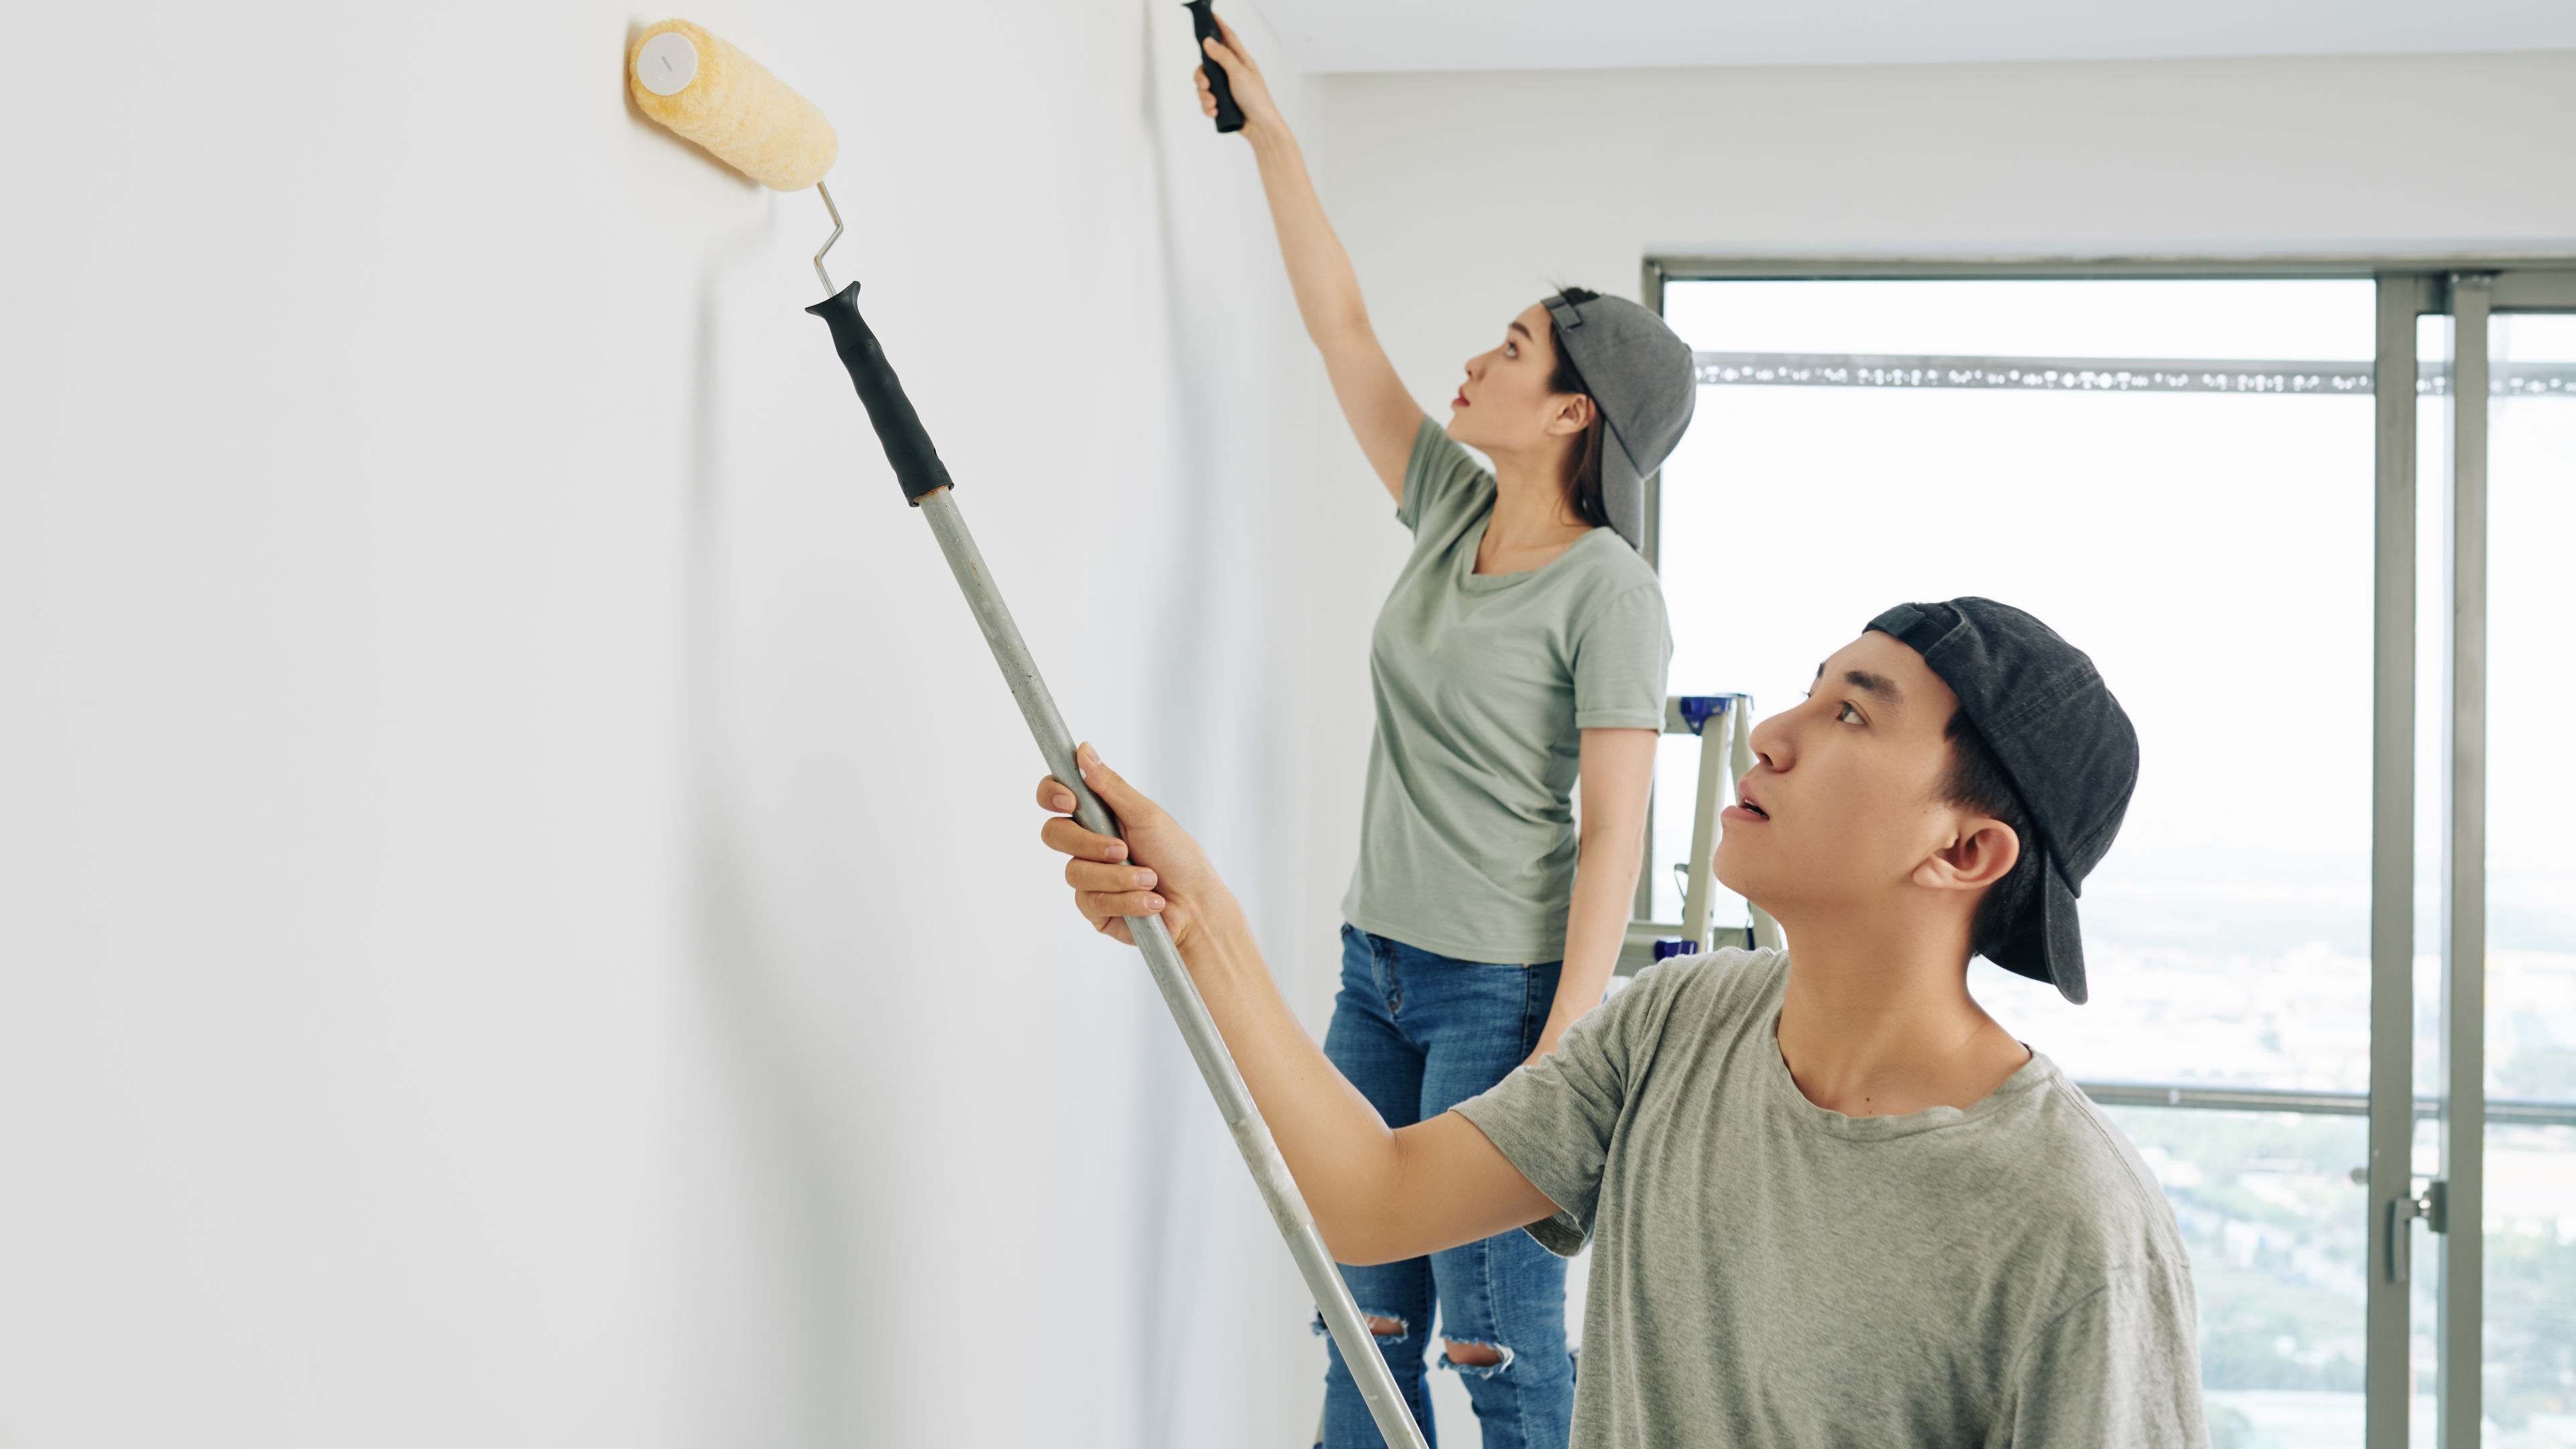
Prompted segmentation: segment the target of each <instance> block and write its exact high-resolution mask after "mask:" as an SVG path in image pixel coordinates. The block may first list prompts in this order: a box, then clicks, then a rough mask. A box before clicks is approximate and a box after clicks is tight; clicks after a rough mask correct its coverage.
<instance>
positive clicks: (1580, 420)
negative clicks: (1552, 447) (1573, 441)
mask: <svg viewBox="0 0 2576 1449" xmlns="http://www.w3.org/2000/svg"><path fill="white" fill-rule="evenodd" d="M1599 411H1600V406H1599V405H1598V404H1596V403H1595V402H1593V401H1592V397H1591V395H1590V394H1589V393H1580V392H1568V393H1559V394H1558V395H1557V397H1556V408H1555V410H1554V411H1553V412H1551V413H1550V414H1549V415H1548V419H1547V431H1548V435H1549V436H1550V437H1558V438H1564V437H1572V436H1573V435H1574V434H1576V433H1579V432H1582V431H1583V430H1584V429H1585V428H1588V427H1590V426H1592V418H1593V415H1594V414H1595V413H1597V412H1599Z"/></svg>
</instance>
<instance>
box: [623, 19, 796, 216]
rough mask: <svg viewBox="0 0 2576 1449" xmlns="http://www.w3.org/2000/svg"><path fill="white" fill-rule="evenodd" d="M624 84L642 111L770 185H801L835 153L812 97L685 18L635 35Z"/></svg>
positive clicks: (781, 187)
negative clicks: (801, 92)
mask: <svg viewBox="0 0 2576 1449" xmlns="http://www.w3.org/2000/svg"><path fill="white" fill-rule="evenodd" d="M626 82H627V86H628V88H629V89H631V90H632V91H634V93H635V104H636V105H637V106H638V107H641V108H642V110H643V112H644V114H646V115H648V116H651V117H652V118H653V119H654V120H657V121H659V122H661V123H662V124H663V125H665V126H668V127H670V128H671V129H672V130H674V131H677V132H679V133H680V134H681V135H683V136H686V137H688V138H689V139H690V140H692V141H695V142H697V143H698V144H699V145H701V146H704V147H705V148H707V150H708V151H710V152H712V153H713V154H714V156H715V158H716V159H717V160H719V161H722V162H724V163H725V164H726V165H728V166H731V167H732V168H734V169H735V170H737V171H740V172H741V173H743V174H744V175H746V176H748V177H750V178H751V179H752V180H754V181H757V182H759V183H760V184H761V185H763V186H767V187H770V188H772V189H773V190H777V191H802V190H804V189H805V188H806V187H808V186H811V185H813V184H814V183H815V182H817V181H820V180H822V179H823V178H824V177H825V176H827V175H829V174H830V173H831V170H832V162H833V161H834V160H835V159H836V158H838V157H839V156H840V154H841V141H840V138H839V137H837V136H835V135H833V134H832V123H831V122H829V121H826V120H824V119H823V112H822V111H821V110H820V109H818V108H817V107H816V106H815V104H814V103H813V102H812V101H809V100H807V99H805V98H804V97H803V96H800V95H798V94H796V92H794V91H792V90H789V89H788V88H787V87H786V85H785V84H783V83H782V82H781V81H780V80H779V79H778V77H776V76H774V75H771V74H770V73H769V71H768V69H767V67H765V66H763V65H762V64H761V63H760V62H759V61H756V60H753V59H752V58H751V57H750V56H747V55H745V54H743V53H742V52H741V51H739V50H736V49H734V48H733V47H732V46H730V45H727V44H726V43H725V42H723V41H722V40H719V39H717V38H716V37H715V36H712V35H709V34H708V33H707V32H706V31H705V30H703V29H701V28H700V27H698V26H695V25H691V24H690V23H689V22H687V21H685V20H665V21H663V22H662V23H660V24H659V25H655V26H653V27H651V28H650V29H648V30H646V31H645V32H644V33H643V34H641V35H639V36H637V37H635V44H634V45H633V46H632V47H630V48H629V49H628V50H627V52H626Z"/></svg>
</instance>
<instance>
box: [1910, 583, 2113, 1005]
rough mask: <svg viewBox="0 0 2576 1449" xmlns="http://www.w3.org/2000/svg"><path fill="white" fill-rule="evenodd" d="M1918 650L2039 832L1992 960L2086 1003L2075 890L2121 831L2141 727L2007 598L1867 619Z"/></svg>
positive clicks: (2075, 656) (2078, 655)
mask: <svg viewBox="0 0 2576 1449" xmlns="http://www.w3.org/2000/svg"><path fill="white" fill-rule="evenodd" d="M1869 627H1870V628H1871V629H1874V630H1877V631H1878V632H1880V633H1882V634H1889V635H1893V636H1894V637H1895V638H1896V639H1898V640H1899V641H1901V642H1903V643H1904V644H1906V645H1907V646H1909V647H1911V648H1912V649H1913V650H1914V652H1915V653H1917V654H1920V655H1922V656H1923V662H1924V663H1926V664H1928V665H1930V666H1932V672H1933V673H1935V674H1937V675H1940V676H1941V680H1942V682H1943V683H1945V684H1947V685H1949V686H1950V689H1951V691H1952V692H1953V693H1955V694H1957V695H1958V696H1959V709H1960V711H1961V712H1962V713H1964V714H1965V715H1967V717H1968V720H1969V722H1970V723H1972V724H1974V725H1975V726H1976V727H1977V733H1979V734H1981V735H1984V736H1985V737H1986V743H1987V744H1989V745H1991V746H1993V748H1994V752H1995V758H1996V759H1997V760H1998V761H2000V762H2001V763H2002V765H2003V767H2004V773H2005V774H2007V775H2009V776H2011V777H2012V783H2013V789H2014V790H2015V792H2017V793H2018V794H2019V795H2020V796H2021V801H2022V804H2023V806H2025V807H2026V808H2027V809H2028V810H2029V811H2030V818H2031V823H2032V824H2033V825H2035V826H2037V827H2038V830H2039V839H2038V840H2037V841H2029V840H2025V841H2023V842H2022V843H2021V848H2022V849H2024V850H2030V849H2032V848H2033V847H2034V846H2036V848H2037V849H2038V850H2039V852H2040V871H2039V890H2038V892H2037V893H2036V895H2035V896H2034V898H2033V899H2032V901H2031V903H2030V904H2029V906H2027V907H2026V908H2024V910H2023V911H2022V915H2021V919H2019V920H2017V921H2015V922H2013V923H2012V926H2011V933H2010V938H2009V939H2008V940H2007V941H2006V942H2005V943H2004V945H2002V946H2001V947H1999V948H1997V949H1996V950H1994V951H1992V952H1990V953H1988V956H1989V959H1991V960H1992V961H1993V962H1994V963H1995V964H1996V965H1998V966H2001V967H2003V968H2004V969H2005V970H2007V971H2013V972H2018V973H2020V974H2021V975H2024V976H2028V977H2031V978H2033V979H2034V980H2039V981H2046V982H2048V983H2050V984H2051V985H2053V986H2055V987H2056V988H2057V989H2058V990H2059V991H2060V992H2062V993H2064V994H2065V996H2066V999H2067V1000H2069V1001H2078V1002H2080V1001H2082V1000H2083V999H2084V997H2085V987H2084V937H2083V934H2082V932H2081V931H2079V930H2078V929H2077V927H2076V921H2075V897H2076V895H2077V893H2078V892H2079V891H2080V890H2081V888H2082V886H2083V884H2084V877H2085V876H2087V875H2089V874H2091V873H2092V870H2093V867H2094V866H2096V865H2099V864H2101V862H2102V856H2103V853H2104V852H2106V851H2108V850H2109V849H2110V848H2111V838H2112V837H2113V836H2115V835H2118V834H2119V833H2120V818H2121V817H2122V816H2123V815H2126V814H2127V813H2128V810H2129V793H2130V792H2131V791H2132V790H2134V789H2136V788H2137V784H2138V732H2137V731H2136V730H2135V729H2133V728H2131V727H2130V724H2129V716H2128V713H2127V711H2125V710H2123V709H2121V708H2120V702H2119V701H2118V700H2116V699H2113V698H2112V697H2111V691H2110V689H2109V688H2108V687H2107V686H2105V685H2104V684H2103V683H2102V676H2101V675H2100V674H2098V673H2096V672H2095V671H2094V668H2093V661H2092V660H2090V659H2088V658H2086V657H2085V656H2084V651H2082V650H2080V649H2078V648H2076V647H2075V646H2074V645H2072V644H2069V643H2067V642H2066V641H2065V640H2064V639H2061V638H2059V637H2058V636H2057V631H2055V630H2053V629H2051V628H2049V627H2048V626H2047V625H2046V624H2043V623H2041V622H2039V621H2038V620H2037V619H2034V618H2032V617H2031V616H2030V615H2028V614H2025V613H2023V612H2022V611H2021V610H2019V609H2016V608H2013V607H2012V606H2011V605H2009V604H1998V603H1996V602H1995V601H1994V600H1992V599H1952V600H1950V601H1949V602H1948V603H1946V604H1899V605H1897V606H1896V607H1895V608H1893V609H1890V610H1888V611H1887V612H1886V613H1884V614H1881V615H1879V616H1878V617H1877V618H1875V619H1872V620H1870V621H1869Z"/></svg>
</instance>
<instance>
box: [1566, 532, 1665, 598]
mask: <svg viewBox="0 0 2576 1449" xmlns="http://www.w3.org/2000/svg"><path fill="white" fill-rule="evenodd" d="M1564 561H1565V562H1566V563H1569V564H1572V565H1574V567H1573V568H1572V569H1571V570H1569V571H1568V572H1569V573H1572V574H1574V575H1577V576H1580V577H1581V578H1582V579H1583V580H1584V582H1585V583H1587V584H1588V585H1590V586H1592V587H1595V588H1599V589H1602V590H1605V591H1607V592H1610V593H1614V594H1624V593H1627V592H1629V591H1630V590H1632V589H1653V590H1654V591H1655V592H1656V593H1658V594H1660V593H1662V592H1663V587H1664V583H1663V580H1662V578H1661V577H1659V576H1658V575H1657V574H1656V573H1655V570H1654V566H1653V565H1651V564H1649V563H1647V562H1646V556H1645V555H1644V554H1641V553H1639V552H1637V550H1636V549H1635V548H1634V547H1632V546H1631V545H1630V544H1629V542H1628V540H1626V539H1624V538H1621V537H1620V536H1619V530H1617V529H1615V528H1611V527H1609V526H1607V525H1604V526H1602V527H1600V528H1596V529H1594V530H1592V531H1591V532H1590V533H1587V534H1585V535H1583V536H1582V537H1581V538H1578V539H1576V540H1575V541H1574V542H1573V543H1572V544H1570V545H1568V546H1567V548H1566V551H1565V559H1564Z"/></svg>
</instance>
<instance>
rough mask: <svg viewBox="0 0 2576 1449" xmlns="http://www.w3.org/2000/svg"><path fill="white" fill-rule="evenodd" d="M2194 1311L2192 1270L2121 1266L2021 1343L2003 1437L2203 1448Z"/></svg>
mask: <svg viewBox="0 0 2576 1449" xmlns="http://www.w3.org/2000/svg"><path fill="white" fill-rule="evenodd" d="M2196 1317H2197V1315H2196V1314H2195V1313H2194V1311H2193V1307H2192V1294H2191V1281H2190V1279H2189V1277H2187V1276H2186V1275H2185V1273H2184V1272H2182V1271H2180V1270H2177V1269H2175V1268H2173V1267H2169V1266H2163V1265H2159V1264H2156V1263H2154V1262H2148V1263H2145V1264H2140V1265H2136V1266H2129V1267H2122V1268H2118V1269H2114V1270H2113V1271H2112V1272H2111V1274H2110V1277H2109V1279H2108V1281H2107V1282H2105V1283H2104V1284H2103V1285H2102V1287H2101V1288H2099V1289H2097V1290H2096V1291H2094V1292H2093V1293H2091V1294H2089V1295H2087V1296H2086V1297H2085V1298H2084V1299H2083V1300H2082V1301H2080V1302H2078V1303H2077V1304H2076V1305H2075V1306H2074V1307H2072V1308H2069V1309H2067V1310H2066V1311H2065V1312H2063V1313H2060V1314H2058V1315H2057V1316H2056V1317H2055V1318H2053V1319H2051V1320H2049V1321H2048V1322H2047V1323H2046V1324H2044V1325H2042V1326H2041V1327H2040V1328H2039V1330H2038V1331H2037V1332H2036V1333H2035V1334H2034V1335H2033V1336H2032V1339H2031V1341H2030V1342H2029V1343H2028V1344H2026V1345H2024V1346H2023V1348H2022V1351H2021V1353H2020V1354H2019V1356H2018V1357H2017V1358H2016V1360H2015V1362H2014V1365H2013V1370H2012V1375H2011V1378H2010V1381H2009V1391H2010V1393H2011V1399H2010V1401H2009V1402H2008V1403H2007V1404H2006V1405H2005V1407H2004V1412H2003V1414H2002V1415H2001V1416H2000V1422H1998V1423H1997V1424H1996V1426H1995V1428H1996V1433H1995V1436H1994V1439H1995V1441H1996V1442H2000V1443H2010V1444H2028V1445H2036V1446H2049V1445H2058V1444H2070V1445H2076V1444H2080V1445H2085V1446H2088V1449H2091V1446H2116V1449H2204V1446H2206V1445H2207V1444H2208V1443H2209V1428H2208V1425H2207V1424H2206V1423H2205V1422H2204V1418H2203V1411H2202V1408H2201V1399H2200V1362H2199V1353H2198V1350H2197V1348H2196V1347H2195V1345H2194V1342H2193V1325H2194V1323H2195V1321H2196Z"/></svg>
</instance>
